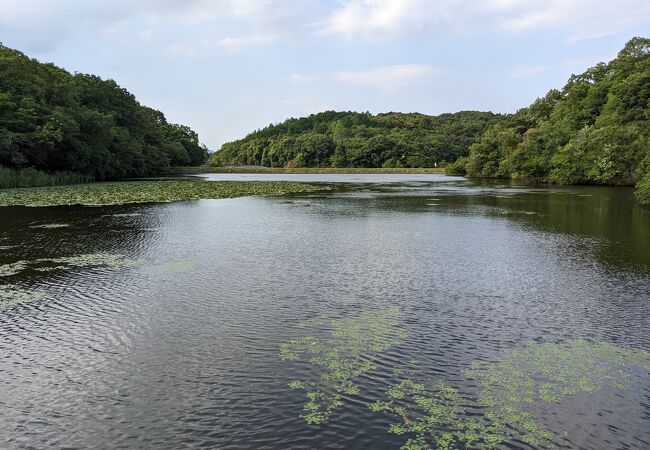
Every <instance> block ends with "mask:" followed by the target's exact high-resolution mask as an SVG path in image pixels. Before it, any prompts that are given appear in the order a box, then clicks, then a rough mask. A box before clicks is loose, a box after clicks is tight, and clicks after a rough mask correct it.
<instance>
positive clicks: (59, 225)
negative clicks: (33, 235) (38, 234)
mask: <svg viewBox="0 0 650 450" xmlns="http://www.w3.org/2000/svg"><path fill="white" fill-rule="evenodd" d="M69 226H70V224H69V223H45V224H42V225H30V226H29V228H42V229H45V230H49V229H54V228H68V227H69Z"/></svg>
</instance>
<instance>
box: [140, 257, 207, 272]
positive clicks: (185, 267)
mask: <svg viewBox="0 0 650 450" xmlns="http://www.w3.org/2000/svg"><path fill="white" fill-rule="evenodd" d="M198 265H199V262H198V261H195V260H179V261H168V262H166V263H162V264H158V265H155V266H150V267H148V270H149V272H150V273H152V274H154V275H164V274H168V273H183V272H189V271H190V270H192V269H194V268H196V267H197V266H198Z"/></svg>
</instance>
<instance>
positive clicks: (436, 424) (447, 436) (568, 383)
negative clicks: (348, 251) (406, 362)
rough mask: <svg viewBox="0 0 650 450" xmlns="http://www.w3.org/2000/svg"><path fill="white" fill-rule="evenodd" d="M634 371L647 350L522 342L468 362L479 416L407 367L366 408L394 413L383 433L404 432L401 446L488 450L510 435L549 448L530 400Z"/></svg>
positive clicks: (556, 399) (618, 379) (612, 384)
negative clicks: (516, 347) (485, 359)
mask: <svg viewBox="0 0 650 450" xmlns="http://www.w3.org/2000/svg"><path fill="white" fill-rule="evenodd" d="M411 365H412V366H416V365H414V364H411ZM639 369H640V370H644V371H648V370H650V352H646V351H643V350H635V349H629V348H624V347H619V346H616V345H614V344H610V343H606V342H588V341H582V340H571V341H567V342H564V343H560V344H556V343H545V344H529V345H527V346H526V347H524V348H523V349H520V350H513V351H511V352H508V353H506V354H504V355H503V356H502V357H501V358H499V359H497V360H496V361H494V362H474V363H472V365H471V367H470V369H469V370H467V371H466V372H465V375H466V376H467V377H469V378H473V379H476V380H477V381H478V388H479V391H478V400H479V406H481V407H482V408H483V409H484V410H485V413H484V414H482V415H476V414H471V415H469V414H466V413H465V411H463V408H462V407H461V402H460V397H459V392H458V390H457V389H456V388H454V387H453V386H450V385H449V384H447V383H445V382H443V381H439V382H437V383H432V384H430V385H427V384H425V383H420V382H416V381H414V380H413V378H414V376H413V371H412V370H409V369H397V370H395V374H396V375H398V377H399V381H398V382H397V383H395V384H394V385H393V386H392V387H391V388H389V389H388V391H387V395H386V396H387V399H386V400H384V401H377V402H374V403H372V404H370V405H369V406H370V409H371V410H372V411H374V412H384V413H388V414H390V415H393V416H396V417H398V418H399V419H401V420H400V422H399V423H395V424H393V425H391V427H390V429H389V431H390V432H391V433H395V434H398V435H403V434H406V435H411V436H412V437H410V438H409V439H408V440H407V441H406V443H405V444H404V445H403V446H402V448H403V449H408V450H415V449H419V450H424V449H453V448H481V449H493V448H501V447H503V445H504V444H506V443H508V442H514V441H521V442H525V443H526V444H528V445H530V446H533V447H536V448H555V447H556V444H555V441H558V440H560V437H559V436H558V435H557V434H556V433H554V432H553V431H552V430H549V429H547V428H545V427H544V426H543V425H542V424H541V423H539V421H538V420H537V418H536V417H535V414H534V413H533V411H532V408H533V407H534V405H535V404H539V403H540V402H542V403H558V404H561V401H562V400H565V399H567V398H569V397H571V396H573V395H576V394H578V393H585V394H597V392H598V391H600V390H601V389H604V388H606V387H609V388H612V389H626V388H627V387H629V386H630V382H631V381H630V380H631V375H632V371H633V370H639Z"/></svg>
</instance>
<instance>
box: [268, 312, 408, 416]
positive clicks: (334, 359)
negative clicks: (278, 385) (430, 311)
mask: <svg viewBox="0 0 650 450" xmlns="http://www.w3.org/2000/svg"><path fill="white" fill-rule="evenodd" d="M398 319H399V310H398V309H397V308H396V307H390V308H387V309H385V310H381V311H375V312H365V313H362V314H361V315H359V316H358V317H354V318H350V319H326V318H319V319H317V320H313V321H310V322H308V323H304V324H303V327H314V328H318V329H319V330H317V331H321V332H325V333H329V336H328V337H317V336H303V337H298V338H294V339H291V340H289V341H287V342H285V343H284V344H282V345H281V347H280V357H281V358H282V359H283V360H286V361H305V362H308V363H310V364H312V365H313V366H314V367H315V368H316V369H317V371H318V372H319V379H318V380H317V381H309V380H293V381H291V382H290V383H289V387H291V388H293V389H303V390H305V391H306V393H305V396H306V398H307V402H306V403H305V405H304V407H303V409H304V414H303V415H302V416H301V417H303V419H304V420H305V422H307V423H309V424H320V423H323V422H326V421H327V420H328V419H329V418H330V417H331V415H332V413H333V412H334V411H335V410H336V409H337V408H339V407H341V406H343V397H342V396H343V394H348V395H353V394H356V393H358V392H359V386H358V385H357V384H356V383H355V379H356V378H357V377H359V376H360V375H362V374H364V373H366V372H369V371H371V370H373V369H374V368H375V367H376V360H377V358H378V357H379V355H380V353H381V352H383V351H386V350H388V349H389V348H391V347H394V346H395V345H397V344H399V343H400V342H402V341H403V340H404V339H405V338H406V336H407V333H406V331H404V330H403V329H401V328H400V327H399V326H398Z"/></svg>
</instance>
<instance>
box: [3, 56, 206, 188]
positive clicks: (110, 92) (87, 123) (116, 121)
mask: <svg viewBox="0 0 650 450" xmlns="http://www.w3.org/2000/svg"><path fill="white" fill-rule="evenodd" d="M206 158H207V149H206V148H205V147H204V146H201V145H200V144H199V139H198V136H197V134H196V133H195V132H194V131H192V130H191V129H190V128H188V127H186V126H183V125H176V124H170V123H168V122H167V121H166V120H165V116H164V115H163V113H161V112H160V111H156V110H154V109H151V108H147V107H145V106H142V105H140V104H139V103H138V102H137V101H136V99H135V97H134V96H133V95H132V94H130V93H129V92H128V91H126V89H123V88H121V87H120V86H119V85H118V84H117V83H115V82H114V81H113V80H102V79H101V78H99V77H97V76H93V75H85V74H74V75H72V74H70V73H69V72H67V71H65V70H63V69H61V68H58V67H56V66H54V65H53V64H42V63H39V62H38V61H36V60H35V59H30V58H28V57H27V56H25V55H24V54H23V53H21V52H19V51H16V50H12V49H10V48H7V47H4V46H2V45H0V166H5V167H8V168H12V169H24V168H35V169H38V170H42V171H46V172H55V171H67V172H76V173H80V174H84V175H86V176H89V177H92V178H95V179H100V180H101V179H116V178H122V177H138V176H145V175H153V174H157V173H159V172H160V171H162V170H163V169H165V168H166V167H169V166H170V165H198V164H201V163H203V162H204V161H205V160H206Z"/></svg>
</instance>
